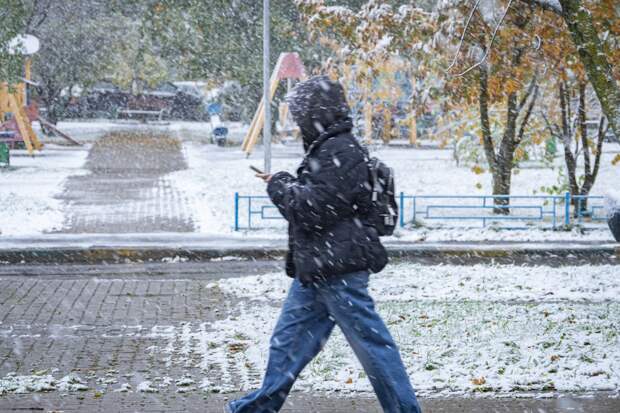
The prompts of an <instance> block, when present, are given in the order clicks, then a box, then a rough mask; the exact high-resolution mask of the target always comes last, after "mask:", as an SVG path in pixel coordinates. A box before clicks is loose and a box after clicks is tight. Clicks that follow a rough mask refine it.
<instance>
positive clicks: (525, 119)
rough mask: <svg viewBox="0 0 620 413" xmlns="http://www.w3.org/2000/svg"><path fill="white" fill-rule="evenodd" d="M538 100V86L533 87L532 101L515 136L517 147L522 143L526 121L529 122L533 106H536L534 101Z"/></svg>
mask: <svg viewBox="0 0 620 413" xmlns="http://www.w3.org/2000/svg"><path fill="white" fill-rule="evenodd" d="M537 98H538V85H535V86H534V94H533V95H532V99H530V104H529V105H528V107H527V110H526V111H525V116H524V117H523V120H522V121H521V126H520V127H519V134H518V135H517V145H519V144H520V143H521V141H523V134H524V133H525V127H526V126H527V123H528V121H529V120H530V116H531V115H532V110H533V109H534V105H535V104H536V99H537Z"/></svg>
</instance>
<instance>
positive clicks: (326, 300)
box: [227, 271, 421, 413]
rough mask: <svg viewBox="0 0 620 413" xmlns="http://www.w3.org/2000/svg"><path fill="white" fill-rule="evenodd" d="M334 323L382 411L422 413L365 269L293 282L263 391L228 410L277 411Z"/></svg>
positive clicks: (245, 412) (273, 338) (276, 332)
mask: <svg viewBox="0 0 620 413" xmlns="http://www.w3.org/2000/svg"><path fill="white" fill-rule="evenodd" d="M336 324H338V327H340V329H341V330H342V332H343V333H344V336H345V337H346V339H347V341H348V342H349V344H350V345H351V347H352V348H353V351H354V352H355V355H356V356H357V358H358V359H359V361H360V362H361V364H362V366H363V367H364V370H365V371H366V374H367V375H368V378H369V379H370V383H371V384H372V387H373V389H374V390H375V393H376V394H377V397H378V398H379V402H380V403H381V406H382V407H383V410H384V411H385V412H388V413H419V412H421V409H420V406H419V405H418V402H417V400H416V396H415V392H414V390H413V388H412V387H411V383H410V382H409V377H408V376H407V372H406V371H405V367H404V365H403V362H402V360H401V358H400V354H399V352H398V347H396V344H395V343H394V340H393V339H392V336H391V335H390V333H389V331H388V329H387V327H386V326H385V324H384V323H383V320H381V318H380V317H379V315H378V314H377V312H376V311H375V305H374V302H373V300H372V298H371V297H370V296H369V295H368V272H366V271H362V272H355V273H350V274H346V275H344V276H342V277H335V278H334V279H330V280H327V281H320V282H316V283H314V284H312V285H307V286H304V285H302V284H301V283H300V282H299V280H297V279H295V280H294V281H293V285H292V286H291V289H290V290H289V293H288V297H287V298H286V301H285V302H284V306H283V308H282V313H281V314H280V318H279V320H278V323H277V325H276V327H275V330H274V332H273V335H272V336H271V342H270V347H269V361H268V362H267V371H266V372H265V378H264V379H263V384H262V387H261V388H260V389H258V390H256V391H254V392H252V393H250V394H248V395H246V396H245V397H243V398H241V399H238V400H233V401H231V402H230V403H229V404H228V406H227V408H228V410H229V411H230V412H231V413H267V412H269V413H272V412H277V411H278V410H280V408H281V407H282V405H283V404H284V400H285V399H286V397H287V396H288V394H289V392H290V390H291V387H292V386H293V383H294V382H295V379H296V378H297V376H298V375H299V373H300V372H301V371H302V370H303V369H304V367H305V366H306V365H307V364H308V363H309V362H310V361H311V360H312V359H313V358H314V356H316V355H317V354H318V353H319V352H320V351H321V349H322V348H323V346H324V345H325V343H326V342H327V339H328V338H329V335H330V334H331V332H332V330H333V329H334V326H335V325H336Z"/></svg>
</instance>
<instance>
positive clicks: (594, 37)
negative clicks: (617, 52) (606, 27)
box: [559, 0, 620, 139]
mask: <svg viewBox="0 0 620 413" xmlns="http://www.w3.org/2000/svg"><path fill="white" fill-rule="evenodd" d="M559 1H560V4H561V5H562V17H563V18H564V21H565V22H566V25H567V26H568V30H569V32H570V34H571V37H572V39H573V43H574V44H575V48H576V49H577V51H578V52H579V58H580V60H581V63H582V64H583V66H584V67H585V70H586V73H587V75H588V79H589V80H590V83H591V84H592V87H593V88H594V91H595V92H596V96H597V97H598V100H599V102H600V103H601V107H602V109H603V113H604V114H605V116H607V121H608V122H609V126H610V127H611V130H612V131H613V132H614V134H615V135H616V138H618V139H620V86H619V85H618V82H616V80H615V79H614V76H613V72H612V68H611V65H610V64H609V61H608V60H607V56H606V55H605V52H604V50H603V47H602V44H601V41H600V39H599V37H598V34H597V33H596V29H595V27H594V24H593V22H592V16H591V14H590V12H589V11H588V10H587V9H586V7H585V5H584V4H583V2H582V1H581V0H559Z"/></svg>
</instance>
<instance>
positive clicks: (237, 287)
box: [0, 263, 620, 397]
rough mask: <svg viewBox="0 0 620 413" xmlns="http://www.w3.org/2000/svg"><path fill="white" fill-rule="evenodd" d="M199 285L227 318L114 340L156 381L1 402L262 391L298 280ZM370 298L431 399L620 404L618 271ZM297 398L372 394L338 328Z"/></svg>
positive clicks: (21, 387)
mask: <svg viewBox="0 0 620 413" xmlns="http://www.w3.org/2000/svg"><path fill="white" fill-rule="evenodd" d="M98 282H100V283H102V284H106V283H109V282H110V281H109V280H105V279H101V280H99V281H98ZM170 282H171V283H174V282H175V281H174V280H170ZM202 283H204V284H203V285H204V287H203V288H204V289H205V293H207V294H209V295H211V294H212V295H213V296H221V297H223V299H224V300H226V301H227V302H230V303H231V304H232V305H231V306H229V307H228V308H230V309H231V310H230V311H231V312H230V313H226V314H223V316H224V317H225V318H222V319H218V320H217V321H213V322H203V321H201V320H195V321H190V322H182V323H176V324H169V325H155V326H153V327H152V328H144V327H143V326H141V325H124V326H122V327H119V328H118V329H115V330H114V335H113V336H111V337H114V339H116V340H123V341H124V340H132V341H136V340H137V341H140V342H145V343H148V346H149V347H148V349H147V351H146V354H145V356H146V357H148V359H149V360H150V361H151V362H152V363H155V364H154V365H156V366H158V367H157V368H156V370H157V371H158V372H159V373H155V374H148V376H147V375H146V374H143V373H144V372H135V377H133V373H134V372H129V373H130V374H120V373H119V371H116V370H114V369H110V370H106V371H104V372H102V371H100V372H98V373H95V372H93V371H91V372H89V373H88V376H83V377H79V376H77V375H75V374H74V373H71V372H69V371H60V370H58V369H55V368H54V366H53V365H52V366H45V367H47V368H46V369H45V370H41V371H34V372H33V373H32V374H30V375H17V374H15V373H9V374H7V375H5V376H4V377H0V395H1V394H3V393H4V392H9V393H13V392H18V393H19V392H21V393H29V392H37V391H60V392H63V393H66V392H75V391H80V390H83V389H84V388H85V387H88V388H91V389H92V388H93V387H94V388H96V389H97V391H101V392H107V391H123V392H133V391H136V392H159V391H174V389H175V388H176V391H177V392H199V391H206V392H238V391H240V390H241V391H245V390H248V389H253V388H257V387H258V386H259V385H260V383H261V379H262V374H263V371H264V367H265V364H266V362H267V354H268V348H269V338H270V334H271V332H272V329H273V327H274V325H275V323H276V321H277V317H278V315H279V311H280V306H281V303H282V300H283V299H284V298H285V296H286V293H287V290H288V288H289V286H290V283H291V280H290V278H288V277H286V276H284V275H283V274H282V273H280V272H278V273H271V274H265V275H258V276H246V277H241V278H224V279H220V280H218V281H211V282H207V281H202ZM369 290H370V294H371V295H372V296H373V297H374V298H375V302H376V307H377V310H378V311H379V313H380V314H381V316H382V317H383V319H384V320H385V322H386V323H387V325H388V327H389V329H390V331H391V333H392V335H393V336H394V339H395V341H396V342H397V344H398V345H399V347H400V350H401V355H402V358H403V361H404V363H405V366H406V368H407V371H408V373H409V376H410V377H411V380H412V382H413V385H414V387H415V388H416V389H417V390H418V393H419V394H421V395H423V396H424V397H446V396H458V395H467V396H472V395H478V394H480V395H486V396H488V397H504V396H512V397H515V396H519V397H549V396H552V395H554V394H557V392H569V393H572V394H575V393H581V394H586V395H587V394H588V393H590V392H595V391H601V390H603V391H609V392H612V394H614V395H616V397H617V396H618V395H619V394H620V393H619V391H620V337H619V335H618V320H619V319H620V279H619V278H618V269H617V266H611V265H603V266H591V265H586V266H571V267H568V266H567V267H559V268H551V267H545V266H539V267H531V266H530V267H526V266H514V265H474V266H470V267H465V266H453V265H440V266H426V265H421V264H412V263H399V264H393V265H390V266H388V268H387V269H386V270H385V271H383V272H382V273H380V274H378V275H373V276H372V277H371V281H370V285H369ZM224 308H226V307H222V310H220V311H223V309H224ZM81 328H85V326H80V325H75V326H70V327H67V329H68V331H75V330H79V329H81ZM179 367H181V368H180V369H179ZM180 372H182V373H180ZM82 373H84V372H82ZM129 376H132V377H133V378H132V380H131V385H129V383H127V381H128V379H127V377H129ZM294 390H297V391H308V392H315V391H327V392H332V391H338V392H372V388H371V386H370V383H369V381H368V379H367V377H366V375H365V373H364V371H363V369H362V367H361V366H360V364H359V362H358V361H357V359H356V358H355V356H354V354H353V352H352V350H351V348H350V347H349V345H348V344H347V342H346V340H345V338H344V336H343V335H342V333H341V332H340V330H339V329H338V328H336V329H335V330H334V333H333V334H332V336H331V337H330V339H329V341H328V342H327V345H326V346H325V348H324V350H323V351H322V352H321V353H320V354H319V355H318V357H317V358H316V359H315V360H314V361H312V362H311V363H310V364H309V365H308V366H307V368H306V369H305V370H304V371H303V372H302V375H301V377H300V379H299V380H298V382H297V383H296V384H295V387H294Z"/></svg>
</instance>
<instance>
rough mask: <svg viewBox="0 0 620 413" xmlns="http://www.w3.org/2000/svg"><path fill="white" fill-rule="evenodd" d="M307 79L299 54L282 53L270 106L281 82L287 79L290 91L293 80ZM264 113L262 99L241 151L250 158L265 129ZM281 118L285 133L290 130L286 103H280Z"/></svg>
mask: <svg viewBox="0 0 620 413" xmlns="http://www.w3.org/2000/svg"><path fill="white" fill-rule="evenodd" d="M305 78H306V72H305V69H304V65H303V63H302V61H301V59H300V58H299V55H298V54H297V53H281V54H280V57H278V61H277V63H276V66H275V68H274V69H273V72H272V74H271V78H270V82H269V92H270V96H269V100H270V101H269V104H271V100H272V99H273V97H274V95H275V94H276V90H277V89H278V85H279V84H280V81H281V80H283V79H287V89H288V91H290V89H291V87H292V80H304V79H305ZM264 111H265V102H264V99H261V101H260V103H259V105H258V109H257V110H256V113H255V114H254V118H253V119H252V123H251V124H250V129H249V130H248V133H247V134H246V136H245V138H244V139H243V144H242V146H241V149H242V150H243V151H244V152H245V153H246V155H247V156H250V154H251V153H252V150H253V149H254V145H256V142H257V141H258V137H259V135H260V132H261V130H262V129H263V122H264ZM279 116H280V122H281V125H282V126H284V127H283V128H281V129H282V130H283V131H284V130H286V129H287V128H288V126H287V124H288V122H286V121H285V119H286V118H287V116H288V107H287V106H286V103H284V102H283V103H280V107H279Z"/></svg>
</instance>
